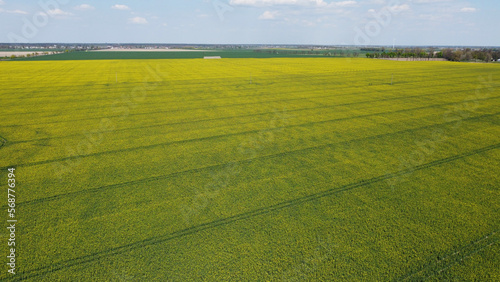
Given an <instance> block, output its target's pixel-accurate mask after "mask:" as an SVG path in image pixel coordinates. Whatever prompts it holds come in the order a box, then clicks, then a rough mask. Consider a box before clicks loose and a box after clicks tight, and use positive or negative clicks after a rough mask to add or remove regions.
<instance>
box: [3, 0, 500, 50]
mask: <svg viewBox="0 0 500 282" xmlns="http://www.w3.org/2000/svg"><path fill="white" fill-rule="evenodd" d="M499 18H500V1H498V0H476V1H468V0H337V1H329V0H182V1H177V0H172V1H160V0H143V1H139V0H100V1H97V0H81V1H80V0H35V1H29V0H0V42H6V43H9V42H12V43H13V42H30V43H39V42H41V43H44V42H64V43H69V42H75V43H77V42H78V43H80V42H82V43H83V42H89V43H90V42H91V43H209V44H219V43H233V44H318V45H336V44H347V45H353V44H354V45H392V44H394V43H395V44H396V45H479V46H500V36H498V34H497V33H498V26H499V24H500V20H499Z"/></svg>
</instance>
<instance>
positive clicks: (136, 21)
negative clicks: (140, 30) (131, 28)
mask: <svg viewBox="0 0 500 282" xmlns="http://www.w3.org/2000/svg"><path fill="white" fill-rule="evenodd" d="M128 21H129V23H133V24H148V20H146V19H145V18H141V17H135V18H130V19H129V20H128Z"/></svg>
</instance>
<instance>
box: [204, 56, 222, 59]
mask: <svg viewBox="0 0 500 282" xmlns="http://www.w3.org/2000/svg"><path fill="white" fill-rule="evenodd" d="M203 59H222V58H221V57H220V56H205V57H203Z"/></svg>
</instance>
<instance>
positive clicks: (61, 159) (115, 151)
mask: <svg viewBox="0 0 500 282" xmlns="http://www.w3.org/2000/svg"><path fill="white" fill-rule="evenodd" d="M498 98H500V96H498V97H489V98H484V99H470V100H464V101H461V102H462V103H465V102H472V101H488V100H495V99H498ZM455 104H457V102H450V103H442V104H432V105H429V106H422V107H415V108H403V109H399V110H395V111H388V112H377V113H371V114H365V115H358V116H351V117H342V118H335V119H328V120H321V121H315V122H305V123H300V124H295V125H289V126H284V127H283V128H284V129H287V128H293V127H304V126H308V125H313V124H322V123H332V122H338V121H345V120H351V119H358V118H366V117H373V116H381V115H382V116H383V115H387V114H394V113H402V112H408V111H418V110H424V109H430V108H439V107H443V106H447V105H455ZM497 114H498V113H495V114H493V116H496V115H497ZM485 116H491V115H485ZM260 131H261V129H256V130H249V131H242V132H237V133H232V134H223V135H214V136H209V137H204V138H194V139H185V140H179V141H174V142H171V141H170V142H163V143H159V144H150V145H144V146H138V147H131V148H124V149H117V150H109V151H103V152H97V153H93V154H87V155H78V156H70V157H66V158H60V159H52V160H45V161H39V162H33V163H24V164H22V163H21V164H20V163H18V164H10V165H8V166H4V167H0V169H6V168H8V167H12V166H14V167H29V166H36V165H40V164H47V163H51V162H61V161H65V160H68V159H72V158H75V157H78V158H85V157H92V156H101V155H104V154H114V153H119V152H126V151H130V150H144V149H151V148H155V147H163V146H166V145H169V144H174V143H184V142H193V141H201V140H207V139H213V138H221V137H228V136H235V135H242V134H248V133H258V132H260ZM45 140H50V138H48V139H45Z"/></svg>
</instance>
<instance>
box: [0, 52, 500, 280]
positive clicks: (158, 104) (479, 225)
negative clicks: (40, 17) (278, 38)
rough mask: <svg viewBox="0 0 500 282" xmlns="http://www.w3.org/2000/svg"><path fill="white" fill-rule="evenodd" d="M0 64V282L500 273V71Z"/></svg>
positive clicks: (498, 276) (328, 62)
mask: <svg viewBox="0 0 500 282" xmlns="http://www.w3.org/2000/svg"><path fill="white" fill-rule="evenodd" d="M0 65H1V67H0V80H1V85H2V88H1V89H0V103H1V105H2V106H1V112H0V118H1V123H0V146H1V147H0V171H1V172H0V183H2V184H1V186H0V187H3V188H2V189H4V191H6V190H7V179H8V176H7V175H8V171H7V169H8V168H11V167H14V168H16V170H15V179H16V184H17V186H16V204H17V205H16V218H17V219H18V220H19V221H18V222H17V223H16V224H17V225H16V226H17V227H16V254H17V261H16V272H17V274H16V276H12V275H10V274H8V273H7V268H8V267H7V266H6V265H5V263H6V262H7V258H6V256H7V255H8V254H9V247H7V238H8V236H9V234H8V231H6V230H7V229H5V227H6V226H7V223H4V224H5V227H4V228H3V230H4V231H3V232H1V233H0V235H1V236H2V238H3V239H2V240H1V241H2V242H3V243H1V244H0V254H1V257H3V258H4V266H3V268H2V272H1V274H0V280H4V279H17V280H24V279H27V280H30V281H123V280H125V281H127V280H130V281H339V280H348V281H391V280H394V281H421V280H424V279H429V280H431V281H436V280H450V281H474V280H479V281H499V280H500V247H499V239H500V234H499V232H500V201H499V199H500V118H499V112H498V111H499V110H500V82H499V77H500V66H499V65H493V64H461V63H451V62H394V61H383V60H370V59H348V58H344V59H340V58H338V59H334V58H273V59H222V60H100V61H95V60H94V61H85V60H80V61H36V62H31V61H5V62H0ZM2 144H3V145H2ZM3 195H4V196H5V195H6V193H3ZM3 199H4V200H3V203H2V211H3V212H4V218H7V211H6V210H7V208H8V207H7V197H6V196H5V197H3ZM4 222H5V221H4Z"/></svg>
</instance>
